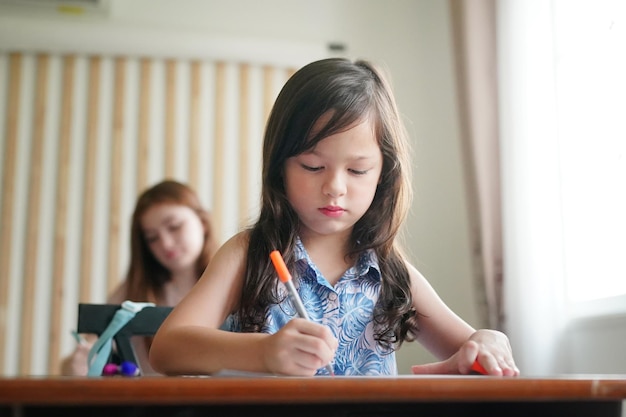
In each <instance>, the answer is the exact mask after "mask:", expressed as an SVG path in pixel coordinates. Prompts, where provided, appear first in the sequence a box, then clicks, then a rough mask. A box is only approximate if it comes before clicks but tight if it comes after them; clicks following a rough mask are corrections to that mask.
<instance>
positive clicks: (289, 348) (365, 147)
mask: <svg viewBox="0 0 626 417" xmlns="http://www.w3.org/2000/svg"><path fill="white" fill-rule="evenodd" d="M408 156H409V153H408V146H407V138H406V135H405V132H404V129H403V126H402V123H401V121H400V117H399V114H398V111H397V108H396V104H395V100H394V98H393V95H392V91H391V88H390V85H389V84H388V82H387V81H386V80H385V78H384V77H383V75H382V73H381V72H380V71H379V70H377V69H376V68H375V67H374V66H373V65H372V64H370V63H368V62H365V61H357V62H351V61H349V60H346V59H341V58H332V59H326V60H321V61H317V62H313V63H311V64H309V65H307V66H305V67H303V68H302V69H300V70H299V71H298V72H296V73H295V74H294V75H293V76H292V77H291V78H290V79H289V80H288V81H287V83H286V84H285V86H284V87H283V89H282V91H281V92H280V94H279V96H278V98H277V100H276V103H275V105H274V107H273V109H272V112H271V114H270V117H269V120H268V124H267V128H266V132H265V138H264V145H263V174H262V201H261V210H260V215H259V218H258V220H257V222H256V224H254V225H253V226H252V227H251V228H250V229H249V230H246V231H243V232H241V233H239V234H237V235H235V236H234V237H232V238H231V239H230V240H229V241H228V242H226V243H225V244H224V246H222V247H221V248H220V249H219V250H218V252H217V254H216V255H215V257H214V258H213V259H212V261H211V263H210V264H209V266H208V267H207V269H206V271H205V272H204V274H203V275H202V277H201V279H200V280H199V281H198V283H197V284H196V286H195V287H194V288H193V289H192V291H191V292H190V293H189V294H188V295H187V296H186V297H185V298H184V299H183V300H182V301H181V302H180V303H179V304H178V305H177V306H176V307H175V309H174V311H173V312H172V313H171V314H170V315H169V317H168V318H167V319H166V321H165V322H164V323H163V325H162V326H161V328H160V329H159V331H158V333H157V335H156V336H155V339H154V343H153V345H152V348H151V351H150V361H151V363H152V365H153V367H154V369H155V370H157V371H159V372H161V373H164V374H212V373H215V372H218V371H221V370H239V371H251V372H264V373H273V374H280V375H298V376H308V375H314V374H327V373H328V372H329V371H328V370H327V365H328V364H330V365H331V369H332V370H333V371H334V373H335V374H336V375H394V374H396V373H397V368H396V360H395V354H394V351H395V349H397V348H398V347H399V346H400V345H401V344H402V343H403V342H404V341H412V340H417V341H418V342H420V343H422V344H423V345H424V346H425V347H426V348H427V349H428V350H429V351H431V352H432V353H433V354H434V355H436V357H438V358H440V359H441V362H437V363H434V364H427V365H416V366H414V367H413V372H415V373H461V374H466V373H468V372H469V370H470V367H471V366H472V364H473V363H474V361H475V360H478V361H479V363H480V364H481V365H482V366H483V367H484V368H485V369H486V371H487V372H488V373H490V374H492V375H517V374H518V373H519V371H518V370H517V368H516V366H515V363H514V361H513V357H512V354H511V349H510V346H509V343H508V339H507V337H506V336H505V335H504V334H502V333H500V332H497V331H493V330H475V329H473V328H472V327H471V326H469V325H468V324H467V323H465V322H464V321H463V320H461V319H460V318H459V317H458V316H457V315H455V314H454V313H453V312H452V311H451V310H450V309H449V308H448V307H447V306H446V305H445V304H444V303H443V302H442V300H441V299H440V298H439V297H438V295H437V294H436V293H435V291H434V290H433V288H432V287H431V286H430V284H429V283H428V282H427V281H426V279H425V278H424V277H423V276H422V275H421V274H420V273H419V272H418V271H417V270H416V269H415V268H414V267H413V266H412V265H410V264H409V263H408V261H407V260H406V259H405V257H404V256H403V255H402V253H401V251H400V250H399V248H398V244H397V242H396V236H397V234H398V231H399V229H400V227H401V225H402V222H403V220H404V218H405V215H406V212H407V209H408V207H409V204H410V189H411V188H410V183H409V178H410V174H409V163H408ZM273 250H279V251H280V252H281V253H282V255H283V257H284V260H285V263H286V265H287V267H288V269H289V270H290V272H291V274H292V275H293V277H294V281H295V282H294V284H295V286H296V287H297V291H298V293H299V295H300V297H301V299H302V300H303V303H304V306H305V308H306V310H307V311H308V315H309V317H310V321H307V320H305V319H302V318H298V316H297V314H296V310H295V308H294V304H293V303H292V301H291V299H290V298H289V297H288V296H287V292H286V290H285V287H284V286H283V285H282V284H280V283H279V280H278V278H277V275H276V271H275V270H274V268H273V266H272V263H271V260H270V253H271V252H272V251H273ZM228 316H232V317H233V328H232V330H233V331H232V332H227V331H222V330H219V329H218V327H219V326H220V324H221V323H222V322H223V321H224V320H225V319H226V318H227V317H228Z"/></svg>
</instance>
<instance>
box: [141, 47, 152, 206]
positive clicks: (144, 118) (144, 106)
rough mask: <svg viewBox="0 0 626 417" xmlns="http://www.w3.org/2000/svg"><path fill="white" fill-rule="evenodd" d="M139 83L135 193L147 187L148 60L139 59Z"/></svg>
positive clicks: (148, 136)
mask: <svg viewBox="0 0 626 417" xmlns="http://www.w3.org/2000/svg"><path fill="white" fill-rule="evenodd" d="M139 77H140V81H139V82H140V85H139V89H140V90H139V126H138V129H137V140H138V144H137V194H140V193H141V191H142V190H144V189H145V188H146V187H148V158H149V156H150V149H149V146H150V98H151V95H150V83H151V81H152V72H151V70H150V60H149V59H147V58H143V59H142V60H141V71H140V76H139Z"/></svg>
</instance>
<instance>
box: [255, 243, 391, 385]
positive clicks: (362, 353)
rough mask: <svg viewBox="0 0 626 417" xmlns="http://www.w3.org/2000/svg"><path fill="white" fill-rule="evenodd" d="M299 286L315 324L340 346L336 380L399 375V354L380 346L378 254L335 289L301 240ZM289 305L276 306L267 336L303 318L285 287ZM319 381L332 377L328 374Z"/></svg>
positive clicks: (365, 256)
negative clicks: (376, 316) (377, 325)
mask: <svg viewBox="0 0 626 417" xmlns="http://www.w3.org/2000/svg"><path fill="white" fill-rule="evenodd" d="M295 258H296V271H297V274H296V276H295V277H294V286H295V287H296V289H297V290H298V293H299V294H300V298H302V303H303V304H304V306H305V308H306V310H307V312H308V314H309V318H310V319H311V320H312V321H315V322H317V323H321V324H323V325H325V326H328V327H329V328H330V330H331V331H332V332H333V334H334V336H335V337H336V338H337V340H338V342H339V346H338V348H337V351H336V354H335V358H334V361H333V363H332V367H333V370H334V372H335V374H336V375H359V376H360V375H396V374H397V373H398V371H397V365H396V357H395V353H394V352H393V350H391V349H385V348H383V347H381V346H380V345H379V344H378V343H377V342H376V340H374V326H373V317H374V306H375V305H376V302H377V300H378V295H379V293H380V285H381V280H380V269H379V266H378V259H377V257H376V254H375V253H374V251H372V250H369V251H365V252H363V253H362V254H361V256H360V257H359V260H358V262H357V263H356V265H354V266H353V267H351V268H350V269H348V270H347V271H346V272H345V273H344V275H343V276H342V277H341V278H340V279H339V281H338V282H337V284H336V285H335V287H334V288H333V287H332V286H331V285H330V284H329V283H328V281H326V279H325V278H324V277H323V276H322V274H321V273H320V271H319V270H318V269H317V267H316V266H315V264H313V262H312V261H311V259H310V258H309V255H308V254H307V252H306V249H305V248H304V246H303V245H302V242H300V240H298V241H297V244H296V253H295ZM279 292H280V295H281V297H284V301H283V302H282V303H280V304H277V305H274V306H271V307H270V309H269V312H268V315H267V320H266V325H265V327H264V329H263V332H265V333H270V334H272V333H275V332H277V331H278V330H279V329H280V328H281V327H282V326H284V325H285V324H286V323H287V322H288V321H289V320H291V319H292V318H293V317H296V316H297V312H296V309H295V307H294V305H293V303H292V302H291V299H290V298H289V297H287V296H286V294H287V290H286V289H285V287H284V286H282V285H280V286H279ZM317 374H318V375H325V374H328V371H327V370H326V368H320V369H318V370H317Z"/></svg>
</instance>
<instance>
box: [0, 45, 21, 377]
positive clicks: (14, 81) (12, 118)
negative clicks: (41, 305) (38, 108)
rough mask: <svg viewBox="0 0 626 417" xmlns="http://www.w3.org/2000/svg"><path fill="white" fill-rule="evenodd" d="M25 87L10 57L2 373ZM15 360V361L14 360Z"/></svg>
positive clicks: (1, 268)
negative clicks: (19, 128) (17, 161)
mask: <svg viewBox="0 0 626 417" xmlns="http://www.w3.org/2000/svg"><path fill="white" fill-rule="evenodd" d="M21 86H22V56H21V54H18V53H13V54H11V55H10V56H9V82H8V89H7V106H6V109H7V116H6V131H5V132H6V133H5V135H6V136H5V139H4V142H5V143H4V147H3V153H4V160H3V163H2V193H0V194H2V214H1V218H2V221H1V223H0V340H2V341H4V342H3V343H0V373H5V369H6V368H5V361H4V357H5V351H6V346H7V344H8V333H7V323H8V321H9V320H11V317H8V310H9V307H8V304H9V303H8V299H9V288H10V285H11V282H15V281H14V279H13V277H11V276H10V273H11V262H12V256H11V255H12V254H13V249H14V248H13V245H12V244H11V243H12V240H13V239H12V237H13V228H12V227H11V225H12V223H13V204H14V197H15V172H16V167H15V161H16V160H17V134H18V131H17V130H18V124H19V117H20V113H19V109H20V108H21V107H20V99H21V97H20V88H21ZM13 359H15V358H13Z"/></svg>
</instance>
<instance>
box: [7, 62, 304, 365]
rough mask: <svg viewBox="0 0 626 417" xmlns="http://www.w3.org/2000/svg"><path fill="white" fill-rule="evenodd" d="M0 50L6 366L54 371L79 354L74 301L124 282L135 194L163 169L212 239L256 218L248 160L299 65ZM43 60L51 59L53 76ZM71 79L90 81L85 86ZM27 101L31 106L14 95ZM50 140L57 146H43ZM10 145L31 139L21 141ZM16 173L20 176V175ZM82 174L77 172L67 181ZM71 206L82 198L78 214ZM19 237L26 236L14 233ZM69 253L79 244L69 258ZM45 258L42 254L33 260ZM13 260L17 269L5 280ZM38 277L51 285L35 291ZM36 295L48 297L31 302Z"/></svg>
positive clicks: (101, 295)
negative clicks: (199, 210) (24, 130)
mask: <svg viewBox="0 0 626 417" xmlns="http://www.w3.org/2000/svg"><path fill="white" fill-rule="evenodd" d="M2 54H4V55H2ZM0 56H1V57H3V59H4V58H6V62H7V66H6V67H7V68H8V75H7V81H6V85H7V87H8V88H6V89H5V91H0V96H1V97H0V99H1V100H4V102H5V103H6V106H5V107H4V111H5V114H4V115H2V116H4V121H5V123H4V125H5V128H4V132H3V137H2V143H1V145H2V147H1V149H2V153H3V160H2V163H3V165H2V167H1V168H2V189H1V190H0V193H1V197H0V198H1V199H2V200H1V202H2V204H1V206H0V207H1V210H2V212H1V213H0V216H1V220H2V224H1V227H2V229H1V233H0V234H1V236H0V245H1V246H0V375H15V374H33V375H44V374H54V373H57V372H58V370H59V364H60V360H61V358H62V357H63V356H65V355H67V354H68V353H69V352H71V350H73V343H74V342H73V339H72V338H71V335H70V330H71V329H73V328H75V323H76V322H75V320H76V309H74V308H73V306H74V305H77V303H78V302H105V300H106V297H107V295H108V293H110V291H112V290H113V289H114V288H115V287H116V286H117V285H118V283H119V282H120V281H121V280H122V279H123V273H124V272H125V270H126V268H127V260H128V256H126V257H124V256H120V254H122V255H123V254H125V253H127V251H128V232H129V231H128V230H126V229H127V228H128V227H127V225H128V224H129V223H130V216H131V214H132V209H133V208H134V199H135V197H136V194H137V193H139V192H141V191H143V189H145V187H147V186H150V185H152V184H154V183H155V182H157V181H159V180H161V179H163V178H165V177H169V178H174V179H178V180H180V181H185V182H188V183H189V184H190V185H192V186H193V187H194V188H195V189H196V190H197V191H198V194H199V195H200V197H201V200H202V201H203V202H205V203H208V204H207V206H208V208H209V209H210V210H211V212H212V217H213V219H214V221H215V232H216V235H217V237H218V240H219V241H220V242H224V241H225V240H226V239H227V238H229V237H230V236H231V235H232V234H233V233H236V232H237V231H238V227H242V226H244V225H246V224H247V223H248V222H249V221H250V217H251V216H252V217H254V216H255V212H254V210H253V209H252V208H253V207H252V206H253V205H254V204H256V202H257V201H258V195H259V191H260V190H259V189H258V187H259V184H258V183H257V182H256V178H258V173H256V171H257V169H256V168H255V164H257V165H258V161H260V154H259V153H260V149H261V141H262V137H263V128H264V126H265V118H266V116H267V114H268V113H269V109H270V108H271V105H272V103H273V101H274V99H275V97H276V94H277V92H278V90H279V89H280V87H281V86H282V83H284V81H285V80H286V78H287V76H288V75H289V74H290V73H292V71H293V69H289V68H281V67H278V68H274V67H271V66H260V65H256V66H255V65H253V64H243V63H232V62H222V61H202V60H198V59H189V60H181V59H177V60H174V59H168V60H161V59H158V58H151V57H137V58H133V57H124V56H117V57H116V56H114V57H110V56H108V57H100V56H95V55H94V56H87V57H82V58H80V59H84V60H83V61H81V62H84V65H82V66H81V65H77V62H78V61H77V59H78V58H79V57H75V56H72V55H65V56H54V57H53V58H51V56H49V55H46V54H40V55H29V54H21V53H10V54H9V53H3V52H0ZM24 56H28V57H29V59H28V60H27V61H24ZM51 59H55V61H54V62H56V63H57V64H55V65H57V66H56V67H55V68H57V70H55V71H53V72H51V71H50V70H49V67H50V60H51ZM24 62H27V63H28V64H27V65H32V67H33V68H32V69H31V71H32V74H34V75H36V76H33V77H32V80H31V81H30V82H32V83H33V85H32V87H29V91H30V92H32V97H23V96H22V95H23V94H24V92H23V90H24V88H23V87H24V85H25V84H24V78H23V76H22V74H23V71H24V68H23V67H24ZM81 71H84V73H82V72H81ZM81 77H82V78H81ZM79 79H82V80H84V85H83V88H82V89H80V90H79V89H78V88H79V87H78V85H79ZM51 91H54V92H55V93H54V94H52V93H51ZM24 100H26V101H25V102H24V103H28V101H29V100H31V101H32V105H27V106H24V105H22V104H20V103H21V102H22V101H24ZM181 100H182V103H181ZM181 105H182V107H181ZM22 109H26V113H24V111H22ZM77 117H84V118H85V121H84V123H80V124H79V125H80V126H82V127H81V128H79V129H75V128H73V127H72V126H75V123H76V122H77ZM133 117H135V118H136V119H135V120H133V119H132V118H133ZM129 118H130V119H129ZM25 125H31V127H30V129H29V130H28V132H30V135H29V137H30V141H27V142H28V143H22V142H20V141H19V137H20V134H21V133H19V129H20V126H25ZM57 137H58V138H57ZM48 138H50V140H51V141H54V140H58V143H57V142H55V143H52V142H50V143H49V144H47V143H48V142H49V141H48ZM53 138H56V139H53ZM18 145H19V146H24V147H30V148H27V149H26V150H24V151H22V150H20V149H19V148H18ZM76 147H79V148H78V149H77V148H76ZM21 152H27V155H28V157H27V160H28V163H29V164H30V167H28V168H27V169H18V166H16V161H17V160H18V159H19V158H18V153H21ZM75 158H79V160H78V161H76V160H75ZM127 161H130V162H127ZM129 163H130V165H129ZM181 163H182V164H183V166H180V164H181ZM76 170H78V171H77V172H76ZM22 172H27V176H26V177H24V178H22V177H21V175H23V174H22ZM50 173H52V175H50ZM225 173H230V174H229V175H225ZM76 176H80V177H81V181H77V182H74V181H72V178H76ZM16 184H26V185H25V187H26V188H27V189H26V190H25V195H26V196H27V197H25V198H24V200H25V201H26V207H25V210H26V211H25V213H26V214H25V215H24V216H22V218H26V220H25V222H24V224H25V226H24V230H23V231H22V230H20V229H19V228H15V227H13V222H14V220H15V216H16V212H15V210H16V198H17V194H16ZM72 184H79V185H80V186H79V189H78V190H76V189H73V188H72V187H73V185H72ZM49 185H52V187H50V186H49ZM129 187H131V190H130V192H128V189H129ZM18 190H19V188H18ZM75 193H78V194H79V196H76V195H75ZM70 197H73V198H70ZM73 201H78V203H72V202H73ZM72 204H78V206H79V207H78V208H77V209H76V208H75V209H74V211H72V207H71V206H72ZM76 210H78V211H76ZM72 213H78V215H76V214H72ZM42 214H44V215H42ZM15 233H23V234H24V237H23V238H21V240H20V239H16V238H17V237H19V236H15ZM73 239H78V242H76V241H74V240H73ZM15 242H23V247H22V245H17V244H16V243H15ZM73 248H74V249H73ZM72 250H76V251H77V252H78V253H77V254H76V255H75V256H74V255H72V253H71V251H72ZM77 258H79V259H77ZM41 259H43V260H44V262H43V263H41V262H40V263H38V262H36V261H37V260H41ZM74 263H75V266H74ZM21 266H23V274H22V273H16V274H14V275H16V276H12V271H19V270H21V269H20V268H21ZM17 275H19V276H17ZM42 280H43V282H47V284H46V285H47V286H45V287H43V288H42V286H41V282H42ZM67 285H75V286H76V288H74V287H72V288H68V287H67ZM44 291H45V293H44ZM10 293H18V294H20V300H21V302H20V303H18V304H14V305H18V307H17V308H13V310H15V311H13V310H11V312H9V308H8V307H9V301H8V300H9V299H8V297H9V294H10ZM42 299H44V300H47V301H46V302H45V303H43V304H42V303H39V304H37V302H36V300H40V301H41V300H42ZM68 305H69V306H70V308H68V307H67V306H68ZM41 318H45V319H44V320H41ZM8 321H11V323H12V325H13V324H14V325H15V326H16V327H17V328H18V329H21V331H17V332H16V331H13V333H16V334H17V335H18V340H17V341H15V339H14V338H13V336H11V335H10V334H8V333H7V322H8ZM8 339H11V340H12V341H11V342H10V341H9V340H8ZM42 341H43V342H42ZM10 343H11V344H10ZM18 344H19V348H17V349H15V348H11V349H7V346H9V345H10V346H17V345H18ZM13 351H16V352H15V353H14V352H13ZM33 358H37V359H36V360H34V359H33Z"/></svg>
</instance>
